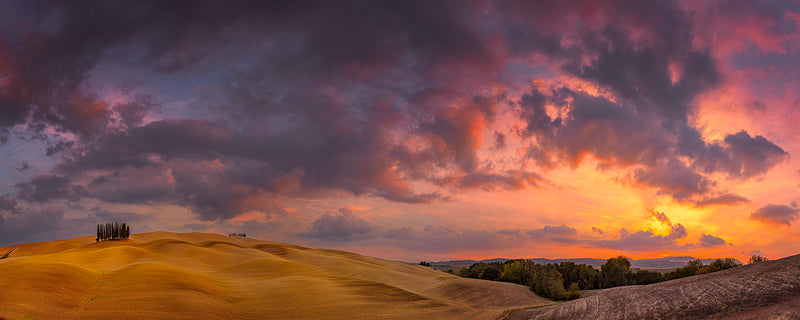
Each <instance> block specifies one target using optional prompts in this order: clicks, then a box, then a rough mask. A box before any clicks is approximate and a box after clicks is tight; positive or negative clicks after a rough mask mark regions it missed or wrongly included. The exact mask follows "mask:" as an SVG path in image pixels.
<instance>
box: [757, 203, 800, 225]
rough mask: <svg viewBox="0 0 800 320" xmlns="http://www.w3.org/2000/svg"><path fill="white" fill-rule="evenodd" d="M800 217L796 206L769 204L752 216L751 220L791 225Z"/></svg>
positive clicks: (799, 211)
mask: <svg viewBox="0 0 800 320" xmlns="http://www.w3.org/2000/svg"><path fill="white" fill-rule="evenodd" d="M798 215H800V210H798V209H797V207H795V206H784V205H775V204H769V205H766V206H763V207H761V208H759V209H758V210H756V211H754V212H752V213H751V214H750V218H751V219H755V220H760V221H763V222H768V223H775V224H785V225H787V226H788V225H791V224H792V221H794V220H796V219H797V216H798Z"/></svg>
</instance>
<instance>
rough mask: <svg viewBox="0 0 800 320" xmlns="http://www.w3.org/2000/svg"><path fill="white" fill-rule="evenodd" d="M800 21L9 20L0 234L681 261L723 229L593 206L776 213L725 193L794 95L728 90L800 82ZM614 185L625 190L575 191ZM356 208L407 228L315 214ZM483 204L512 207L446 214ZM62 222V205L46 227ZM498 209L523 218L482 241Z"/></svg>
mask: <svg viewBox="0 0 800 320" xmlns="http://www.w3.org/2000/svg"><path fill="white" fill-rule="evenodd" d="M793 10H794V9H793V8H790V7H788V6H784V5H782V4H757V3H747V2H739V1H733V2H730V3H729V2H727V1H723V2H722V3H713V4H695V3H687V2H685V1H683V2H681V1H627V0H625V1H600V2H597V1H583V0H581V1H569V2H564V1H517V0H496V1H495V0H492V1H472V0H467V1H404V2H396V3H395V2H382V1H360V0H357V1H347V2H343V3H341V2H324V1H292V2H290V3H278V2H271V1H266V2H235V3H220V2H215V1H192V2H182V1H177V2H162V1H130V2H92V1H90V2H78V3H75V2H58V1H47V0H41V1H40V0H34V1H11V2H7V3H0V17H2V19H0V148H4V152H3V154H4V155H7V156H5V157H4V159H3V162H4V163H10V164H13V166H8V168H9V169H8V170H2V171H0V181H2V182H3V184H2V185H0V187H4V188H5V190H2V191H0V194H6V193H7V195H5V196H2V197H0V213H2V214H3V215H2V216H0V217H3V220H2V221H5V222H4V223H5V224H4V225H6V226H9V225H11V224H12V223H14V224H16V225H21V226H27V225H28V224H27V223H28V222H27V221H29V220H30V221H33V220H36V219H45V218H51V219H54V220H55V221H58V223H64V224H70V223H89V222H90V221H89V220H85V221H83V220H80V221H79V219H84V218H86V219H90V220H91V219H100V218H116V217H118V216H115V215H112V214H111V213H113V212H129V211H131V212H145V211H148V210H149V209H152V208H153V207H155V206H158V207H159V210H161V209H162V208H169V209H168V210H174V211H176V212H178V211H180V212H184V211H183V210H186V212H190V214H191V217H190V218H189V217H184V218H183V219H191V220H192V221H187V222H186V225H190V224H191V225H192V228H194V229H197V230H210V231H218V230H217V229H215V228H221V226H226V227H241V228H242V230H245V229H247V230H255V229H252V228H255V226H262V227H263V228H268V229H270V228H278V227H276V226H289V225H293V223H296V224H297V225H305V224H307V221H310V220H314V219H316V220H315V221H314V222H313V223H312V224H311V225H308V229H306V230H305V231H304V232H301V234H300V235H299V236H298V237H299V238H302V239H304V240H308V241H327V240H330V241H340V243H347V242H357V241H366V240H367V239H369V240H374V241H378V242H379V243H382V244H385V245H387V246H395V247H399V248H423V247H424V248H427V249H428V250H433V251H437V252H447V250H467V249H468V248H483V249H491V248H504V247H505V248H508V247H517V246H520V244H519V243H520V242H522V243H525V242H536V241H541V242H545V243H549V244H556V245H565V246H566V245H569V246H574V247H591V248H609V249H617V250H632V251H636V252H646V251H648V250H649V251H655V250H671V249H676V248H677V249H680V248H690V247H691V246H690V245H686V244H685V243H686V241H689V240H688V239H694V238H693V237H690V234H692V232H694V230H691V226H694V225H700V224H703V223H711V222H709V221H710V220H713V219H714V218H713V217H715V215H706V214H704V215H697V216H696V217H692V218H691V219H692V220H691V221H689V220H684V217H687V216H690V215H689V214H686V215H682V216H681V221H680V222H681V223H673V222H671V221H670V220H669V218H667V217H666V215H665V214H663V213H659V212H657V211H655V210H652V211H651V215H652V217H653V218H655V219H656V220H658V221H659V222H661V223H662V224H663V225H664V228H665V230H669V232H668V233H667V234H666V235H662V234H658V233H657V232H655V231H651V230H638V231H628V230H629V229H631V230H634V229H632V228H631V227H626V228H622V227H623V226H622V225H615V223H621V222H619V221H631V217H630V216H628V217H627V218H628V219H626V220H621V219H620V220H617V219H614V217H608V216H607V213H601V212H612V211H614V212H618V213H615V214H617V215H620V216H625V215H634V214H635V213H633V214H628V213H627V212H628V211H629V212H639V211H636V210H644V208H643V207H644V206H645V205H646V206H651V207H652V206H655V207H658V208H660V207H661V206H662V205H663V206H664V207H669V206H671V205H675V206H681V207H684V209H686V210H709V211H711V210H716V209H718V208H717V206H729V207H727V208H724V209H730V210H734V209H739V208H744V207H748V206H750V205H756V206H760V205H763V204H764V203H765V202H764V199H763V197H761V196H757V195H755V194H753V193H752V191H748V190H753V189H752V188H750V189H748V188H741V189H739V188H736V187H737V186H738V185H748V184H749V183H752V182H753V181H758V180H759V179H763V178H765V177H769V176H770V174H768V173H770V172H774V171H775V170H784V169H783V167H784V166H782V165H781V164H783V163H785V162H788V161H792V160H791V159H790V156H789V154H790V152H795V150H796V148H797V145H796V143H795V142H794V139H793V137H796V136H797V132H795V131H796V128H795V127H796V126H792V125H785V124H782V125H780V126H775V127H774V128H773V127H771V126H765V125H764V124H763V123H761V122H760V121H771V120H769V119H787V120H785V122H786V123H793V122H792V121H794V119H795V118H794V117H793V116H792V115H793V114H794V112H795V111H792V110H793V107H792V106H793V105H794V104H793V103H795V101H797V98H798V97H795V96H794V94H793V93H791V92H789V91H791V90H786V89H784V87H792V86H791V85H790V84H782V85H781V88H780V89H778V88H765V87H768V85H765V84H763V83H760V84H759V85H758V86H756V85H755V84H754V85H753V86H752V87H747V88H742V87H743V86H745V87H746V86H748V85H749V84H748V83H751V82H748V81H749V80H748V81H744V80H746V79H744V80H743V79H742V78H743V77H744V76H743V74H751V75H752V74H761V73H763V74H764V75H759V76H747V77H750V78H752V79H750V78H748V79H750V80H752V81H760V80H759V79H767V78H770V76H769V75H770V74H773V73H780V74H781V75H783V76H786V75H787V74H789V75H791V74H793V73H791V72H795V71H794V69H792V68H794V67H793V64H792V63H789V62H785V63H784V64H785V65H780V66H777V67H776V64H777V62H774V61H793V60H792V58H793V57H796V56H795V55H796V51H797V49H798V47H797V37H796V30H795V29H796V28H797V27H798V26H800V25H798V24H797V23H796V22H797V21H798V20H797V19H796V17H797V16H798V15H797V13H796V12H794V11H793ZM741 21H746V22H748V27H747V28H742V27H741V25H740V24H741V23H740V22H741ZM749 24H753V25H752V26H750V25H749ZM764 54H769V55H767V56H765V55H764ZM778 56H779V57H778ZM767 60H769V61H767ZM781 63H783V62H781ZM784 69H786V70H793V71H786V72H785V74H784V72H783V71H782V70H784ZM743 70H744V71H743ZM764 70H767V71H764ZM759 72H760V73H759ZM787 77H788V76H787ZM753 83H755V82H753ZM740 89H741V90H740ZM725 90H731V91H736V92H737V94H736V96H735V97H732V98H730V99H733V100H736V101H737V102H735V103H739V104H747V105H748V106H747V107H746V108H747V109H748V110H750V109H753V110H757V112H759V113H758V114H759V117H754V118H759V119H761V118H763V119H767V120H759V119H740V118H742V117H741V115H737V114H733V113H725V114H724V115H722V116H719V119H718V121H714V122H709V121H708V120H709V119H707V118H706V117H710V116H708V114H710V113H709V112H710V111H713V110H716V109H720V110H726V111H727V110H728V109H729V106H728V105H727V103H728V102H726V101H727V100H721V101H716V100H715V99H716V97H717V96H718V95H722V94H724V93H720V92H728V91H725ZM739 91H742V92H744V91H747V92H754V94H752V95H753V96H752V97H751V96H744V95H743V96H741V97H740V96H738V92H739ZM787 110H788V111H787ZM728 117H730V119H729V118H728ZM733 118H736V119H733ZM718 122H719V123H722V124H723V125H715V124H716V123H718ZM778 122H780V121H778ZM792 130H794V131H792ZM20 164H22V165H20ZM792 165H793V166H794V165H796V163H792ZM11 168H14V169H17V170H10V169H11ZM794 168H796V166H794ZM6 171H7V172H6ZM603 183H605V186H608V185H612V184H613V185H620V186H622V187H623V188H625V190H627V191H625V192H628V191H629V192H631V193H637V194H636V195H631V194H627V195H621V196H619V198H616V196H612V195H610V194H608V193H605V191H604V190H605V189H603V190H599V192H597V193H596V194H592V195H587V196H586V197H583V195H577V194H576V193H575V192H572V191H574V190H590V189H591V188H597V186H599V185H602V184H603ZM748 186H749V185H748ZM531 190H536V195H533V193H531V192H533V191H531ZM539 191H541V192H539ZM514 194H518V195H520V196H521V197H525V198H524V199H515V198H513V196H511V195H514ZM540 194H541V195H544V196H542V197H538V195H540ZM474 195H481V199H473V198H470V197H473V196H474ZM595 195H596V196H597V197H603V199H594V198H592V196H595ZM565 197H570V198H569V199H566V198H565ZM623 197H627V198H642V199H641V201H640V202H641V203H640V204H638V206H639V207H636V208H634V209H631V208H633V207H631V206H628V207H625V210H628V211H624V212H623V211H620V210H617V209H621V208H622V205H620V206H616V205H615V204H613V203H612V202H613V201H619V199H620V198H623ZM787 197H788V196H787ZM79 201H80V202H79ZM316 201H320V202H321V203H325V205H322V204H319V203H317V202H316ZM346 201H354V202H360V201H364V202H370V204H371V205H374V206H375V207H376V208H374V210H373V212H372V214H381V215H386V216H392V215H395V217H393V218H397V219H398V220H397V221H406V222H409V224H407V225H414V226H417V228H416V229H415V228H410V227H405V226H404V225H406V224H397V225H392V224H387V225H382V226H378V225H376V224H373V223H371V222H369V221H368V220H365V219H368V217H369V216H366V215H365V216H361V217H359V216H356V215H355V214H353V213H352V212H345V211H340V212H338V213H333V212H328V211H331V210H333V211H335V210H336V208H337V207H339V206H341V205H342V204H340V203H339V202H346ZM623 201H627V200H623ZM780 201H787V200H780ZM791 201H793V200H791V199H790V200H788V202H791ZM84 202H86V203H91V204H90V205H86V206H87V207H95V206H96V207H97V210H95V211H92V212H94V213H90V216H89V217H88V218H87V217H86V216H85V214H87V213H86V212H84V211H81V210H79V209H73V208H77V206H78V204H79V203H80V204H84ZM309 203H314V205H311V204H309ZM473 203H474V204H475V206H484V207H491V208H502V209H503V210H505V211H503V213H502V214H501V213H493V214H492V215H489V214H484V213H481V212H476V213H475V214H472V213H462V212H460V211H459V212H456V211H458V210H463V209H453V208H463V206H467V205H470V206H471V205H472V204H473ZM506 203H512V204H511V205H506ZM501 204H502V205H501ZM517 204H519V205H517ZM523 204H524V205H523ZM567 204H574V206H568V205H567ZM56 205H57V206H65V207H66V208H67V209H65V211H64V212H62V214H61V215H59V214H53V212H55V211H52V210H51V211H47V212H45V213H43V212H44V211H42V210H46V209H45V208H52V207H51V206H56ZM448 205H451V206H448ZM23 206H24V207H23ZM28 206H30V207H28ZM325 206H327V207H325ZM540 206H541V207H543V208H542V209H546V210H539V207H540ZM120 207H126V208H125V209H122V210H120V209H119V208H120ZM133 207H136V208H138V209H137V210H132V209H131V210H129V208H133ZM545 207H546V208H545ZM579 207H580V208H591V209H586V210H589V211H591V213H586V212H583V211H581V212H580V213H579V212H577V211H576V210H578V211H579V210H584V209H576V208H579ZM612 207H613V210H612ZM432 208H435V209H432ZM531 208H535V210H534V209H531ZM700 208H702V209H700ZM748 208H749V209H746V210H753V208H750V207H748ZM429 209H430V210H429ZM564 209H569V210H572V211H564ZM47 210H50V209H47ZM791 210H794V211H791ZM104 212H105V213H104ZM326 212H327V213H326ZM420 212H427V213H425V215H426V216H425V217H426V218H421V216H420V217H417V215H418V214H420V215H422V214H421V213H420ZM554 212H563V213H561V214H563V215H564V217H565V219H564V220H553V218H552V217H550V216H548V215H553V213H554ZM6 213H8V214H6ZM106 213H108V214H106ZM585 214H591V215H598V217H599V216H602V217H603V218H602V219H607V221H603V222H595V221H592V223H594V224H595V225H598V226H601V227H602V228H603V229H604V230H606V232H605V233H604V232H603V231H600V229H596V228H595V229H594V230H595V231H593V232H592V233H591V236H589V235H586V234H583V233H582V231H581V230H584V229H588V228H589V225H587V223H588V222H586V221H587V220H586V219H585V218H583V215H585ZM504 215H514V216H513V217H508V218H510V219H507V221H512V222H502V223H501V222H498V223H490V224H492V225H494V228H495V229H494V230H484V229H482V228H477V227H476V226H477V225H481V224H484V223H487V221H486V220H490V219H496V220H497V221H500V220H503V219H500V217H503V218H505V216H504ZM64 216H66V217H67V218H66V219H65V218H63V217H64ZM399 216H403V217H402V218H401V217H399ZM489 216H491V217H489ZM579 216H580V217H579ZM23 217H27V218H23ZM253 217H258V219H256V218H253ZM751 217H752V218H753V219H757V220H762V221H766V222H772V223H778V224H787V225H788V224H790V223H791V221H793V220H794V219H795V218H796V217H797V211H796V208H794V207H788V206H774V205H769V206H766V207H763V208H761V209H758V210H757V211H755V212H753V213H752V214H751ZM251 218H252V219H251ZM640 218H641V217H638V219H640ZM26 219H29V220H26ZM76 219H78V220H76ZM141 219H145V220H146V218H141ZM247 219H249V220H247ZM417 219H421V220H417ZM480 219H484V220H480ZM276 220H281V221H276ZM65 221H66V222H65ZM70 221H72V222H70ZM298 221H303V222H302V224H301V223H300V222H298ZM452 221H459V223H463V225H460V224H457V225H454V226H452V225H450V223H452ZM503 221H506V220H503ZM245 222H247V223H245ZM562 222H563V223H562ZM716 222H718V221H716ZM716 222H713V223H716ZM143 223H144V221H143ZM152 223H153V224H157V223H155V222H152ZM248 223H249V224H248ZM507 223H514V224H519V225H518V226H517V225H511V226H510V225H507ZM647 223H652V221H649V222H647ZM559 224H560V225H559ZM425 225H429V227H428V228H424V229H420V228H421V226H425ZM684 225H686V226H690V230H687V229H686V227H684ZM209 226H210V227H209ZM737 227H740V226H737ZM26 228H27V227H26ZM248 228H250V229H248ZM637 229H638V227H637ZM720 229H725V228H722V227H720ZM270 230H272V229H270ZM500 230H502V231H500ZM613 230H620V231H619V233H618V234H617V233H614V232H613ZM712 230H715V229H712ZM294 231H298V230H294ZM294 231H293V232H294ZM609 231H611V232H609ZM287 232H288V231H287ZM612 233H614V234H612ZM722 236H724V237H725V238H726V239H731V238H729V237H728V234H722ZM290 240H291V239H290ZM717 240H720V241H722V244H725V243H726V242H725V240H721V239H720V238H716V237H715V236H712V235H707V234H704V235H703V236H702V237H701V238H700V242H699V243H698V244H696V245H695V247H694V248H712V247H717V246H719V245H720V244H719V241H717ZM692 241H693V240H692ZM731 241H735V242H737V243H739V241H738V240H737V239H735V238H733V240H731ZM677 243H684V245H683V246H679V245H677ZM648 248H649V249H648Z"/></svg>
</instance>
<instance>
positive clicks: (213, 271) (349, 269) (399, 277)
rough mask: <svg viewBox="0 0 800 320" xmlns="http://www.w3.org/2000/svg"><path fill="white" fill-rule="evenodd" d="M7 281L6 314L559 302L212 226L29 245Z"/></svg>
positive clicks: (393, 312)
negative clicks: (227, 232) (108, 239)
mask: <svg viewBox="0 0 800 320" xmlns="http://www.w3.org/2000/svg"><path fill="white" fill-rule="evenodd" d="M2 250H3V248H0V251H2ZM0 288H2V290H0V317H5V318H6V319H31V318H33V319H108V318H115V319H141V318H158V319H248V318H249V319H270V318H272V319H310V318H314V319H374V318H381V319H419V318H423V317H427V318H436V319H448V318H449V319H463V318H471V319H495V318H497V317H498V316H499V315H500V314H502V312H503V311H504V310H506V309H513V308H523V307H531V306H539V305H544V304H550V303H552V302H551V301H549V300H547V299H544V298H541V297H538V296H536V295H534V294H533V293H531V292H530V290H528V288H527V287H524V286H519V285H514V284H509V283H500V282H489V281H482V280H475V279H464V278H459V277H456V276H452V275H449V274H446V273H442V272H438V271H434V270H431V269H430V268H426V267H422V266H418V265H414V264H409V263H405V262H398V261H389V260H383V259H377V258H372V257H366V256H361V255H357V254H353V253H348V252H343V251H335V250H324V249H316V248H309V247H301V246H294V245H288V244H282V243H276V242H268V241H260V240H255V239H250V238H232V237H227V236H222V235H217V234H205V233H187V234H178V233H168V232H153V233H145V234H135V235H132V236H131V239H130V240H128V241H115V242H101V243H99V244H98V243H95V242H94V238H93V237H81V238H75V239H71V240H61V241H52V242H39V243H29V244H23V245H20V246H18V247H17V249H16V251H14V252H13V253H12V254H11V255H10V257H9V258H6V259H2V260H0Z"/></svg>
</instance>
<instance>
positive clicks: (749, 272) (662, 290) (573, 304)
mask: <svg viewBox="0 0 800 320" xmlns="http://www.w3.org/2000/svg"><path fill="white" fill-rule="evenodd" d="M703 318H732V319H800V255H795V256H791V257H788V258H783V259H780V260H775V261H767V262H759V263H754V264H750V265H746V266H741V267H737V268H733V269H728V270H723V271H719V272H714V273H709V274H704V275H699V276H693V277H687V278H682V279H676V280H672V281H666V282H661V283H656V284H651V285H646V286H629V287H619V288H612V289H608V290H604V291H602V292H600V293H598V294H596V295H593V296H591V297H587V298H582V299H578V300H573V301H570V302H566V303H561V304H558V305H555V306H551V307H546V308H538V309H527V310H521V311H519V312H516V313H515V314H513V315H512V316H511V317H510V319H703Z"/></svg>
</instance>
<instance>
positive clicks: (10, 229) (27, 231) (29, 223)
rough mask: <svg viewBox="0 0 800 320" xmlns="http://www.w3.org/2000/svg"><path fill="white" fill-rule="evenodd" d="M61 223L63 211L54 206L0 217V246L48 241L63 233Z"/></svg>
mask: <svg viewBox="0 0 800 320" xmlns="http://www.w3.org/2000/svg"><path fill="white" fill-rule="evenodd" d="M63 221H64V209H63V208H61V207H56V206H50V207H47V208H44V209H41V210H25V211H23V212H20V213H19V214H14V215H10V216H6V217H5V219H3V217H2V216H0V245H8V244H12V243H21V242H24V241H36V240H43V239H48V238H50V237H52V235H53V233H52V232H57V231H59V230H62V231H63V229H62V228H63ZM48 233H49V234H48Z"/></svg>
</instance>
